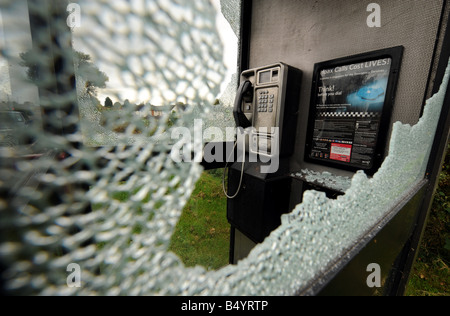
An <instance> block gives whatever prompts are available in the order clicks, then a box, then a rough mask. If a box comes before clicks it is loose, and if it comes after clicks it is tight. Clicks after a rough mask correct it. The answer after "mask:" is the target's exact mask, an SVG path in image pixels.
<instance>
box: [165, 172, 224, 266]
mask: <svg viewBox="0 0 450 316" xmlns="http://www.w3.org/2000/svg"><path fill="white" fill-rule="evenodd" d="M221 171H222V170H217V171H211V172H208V171H207V172H204V173H203V175H202V177H201V178H200V179H199V180H198V181H197V183H196V186H195V189H194V192H193V193H192V196H191V198H190V199H189V201H188V203H187V204H186V206H185V208H184V210H183V213H182V214H181V217H180V220H179V221H178V224H177V226H176V228H175V232H174V234H173V235H172V240H171V243H170V247H169V250H171V251H173V252H174V253H175V254H177V255H178V256H179V257H180V258H181V260H182V261H183V263H184V264H185V265H186V266H187V267H193V266H196V265H200V266H203V267H205V268H207V269H208V270H211V269H213V270H214V269H218V268H220V267H222V266H224V265H227V264H228V258H229V242H230V239H229V238H230V225H229V224H228V221H227V218H226V203H227V201H226V198H225V196H224V194H223V192H222V179H221Z"/></svg>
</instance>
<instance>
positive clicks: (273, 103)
mask: <svg viewBox="0 0 450 316" xmlns="http://www.w3.org/2000/svg"><path fill="white" fill-rule="evenodd" d="M301 76H302V72H301V71H300V70H299V69H296V68H294V67H292V66H289V65H287V64H284V63H281V62H280V63H275V64H271V65H268V66H264V67H258V68H253V69H249V70H245V71H243V72H242V74H241V76H240V82H241V83H240V85H239V89H238V92H237V95H236V100H235V104H234V112H233V114H234V119H235V121H236V126H237V127H241V128H242V129H243V131H245V134H246V135H245V136H244V137H241V138H239V136H238V137H237V138H238V140H237V142H236V145H235V146H236V147H237V148H238V149H239V150H241V151H242V152H244V153H243V156H244V157H243V158H244V159H243V160H242V161H237V162H235V163H234V164H232V165H231V166H230V169H229V172H228V186H227V188H228V190H227V191H228V192H225V193H226V194H227V197H228V201H227V218H228V221H229V223H230V224H231V228H232V231H234V230H235V229H236V230H238V231H239V233H240V234H243V235H245V236H246V237H247V238H248V239H249V240H251V241H252V242H255V243H259V242H262V241H263V240H264V238H265V237H266V236H268V234H269V233H270V232H271V231H272V230H274V229H275V228H276V227H278V226H279V225H280V224H281V214H283V213H286V212H288V208H289V193H290V183H291V180H290V178H289V159H288V158H289V156H290V155H291V154H292V153H293V151H294V141H295V131H296V125H297V112H298V106H299V102H300V101H299V97H300V83H301ZM242 129H241V132H242ZM238 133H240V132H239V131H238ZM244 146H245V150H243V148H244ZM252 157H253V159H254V158H255V157H256V158H257V159H254V160H252ZM274 159H278V160H277V162H278V163H277V165H276V168H271V169H268V171H266V172H264V171H263V170H264V167H266V166H267V165H268V164H270V163H271V162H270V160H272V161H273V160H274ZM244 166H245V167H244ZM224 189H225V185H224ZM224 191H226V190H224ZM230 192H231V193H230ZM228 194H234V195H228ZM231 238H233V234H232V237H231ZM231 245H234V241H233V240H231ZM232 248H233V247H232ZM231 252H232V250H231V251H230V254H231ZM230 261H233V260H232V256H230Z"/></svg>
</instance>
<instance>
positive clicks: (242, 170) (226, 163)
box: [222, 138, 245, 199]
mask: <svg viewBox="0 0 450 316" xmlns="http://www.w3.org/2000/svg"><path fill="white" fill-rule="evenodd" d="M242 144H243V151H242V152H243V153H244V157H243V159H242V168H241V178H240V179H239V186H238V188H237V191H236V193H235V194H234V195H232V196H231V195H228V193H227V190H226V189H225V173H226V171H227V166H228V160H230V157H231V155H232V154H233V153H234V149H235V148H236V147H237V140H236V142H235V143H234V147H233V151H232V152H231V153H230V155H229V156H228V159H227V161H226V162H225V168H224V169H223V175H222V189H223V193H225V196H226V197H227V198H229V199H234V198H235V197H236V196H237V195H238V194H239V191H240V190H241V185H242V178H243V176H244V165H245V138H244V141H243V142H242Z"/></svg>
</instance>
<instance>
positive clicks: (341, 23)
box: [250, 0, 444, 173]
mask: <svg viewBox="0 0 450 316" xmlns="http://www.w3.org/2000/svg"><path fill="white" fill-rule="evenodd" d="M377 3H378V4H379V5H380V8H381V27H379V28H377V27H373V28H370V27H368V25H367V18H368V16H369V15H370V13H371V12H368V11H367V5H368V4H369V2H364V1H346V0H337V1H326V0H318V1H309V0H298V1H288V0H284V1H270V0H258V1H255V2H254V4H253V12H252V15H253V16H252V31H251V45H250V67H256V66H259V65H264V64H267V63H271V62H275V61H284V62H286V63H288V64H290V65H293V66H294V67H297V68H299V69H301V70H302V71H303V84H302V88H301V89H302V90H301V103H300V112H299V113H300V115H299V121H298V126H299V127H298V129H297V137H296V142H297V143H296V152H295V154H294V156H293V168H294V169H298V168H300V166H301V167H304V166H308V164H306V163H304V162H303V156H304V139H305V133H306V125H307V116H308V108H309V102H310V94H311V81H312V72H313V67H314V64H315V63H317V62H321V61H326V60H331V59H335V58H340V57H345V56H350V55H355V54H359V53H364V52H369V51H373V50H378V49H383V48H388V47H393V46H397V45H402V46H404V47H405V52H404V57H403V63H402V69H401V74H400V78H399V82H398V88H397V96H396V102H395V104H394V108H393V113H392V120H391V123H394V122H396V121H401V122H403V123H408V124H415V123H416V122H417V121H418V119H419V116H420V114H421V110H422V107H423V100H424V96H425V95H426V89H427V83H428V80H429V72H430V67H431V65H432V59H433V53H434V47H435V42H436V36H437V34H438V28H439V22H440V16H441V12H442V9H443V3H444V1H441V0H433V1H422V0H411V1H403V0H395V1H392V0H380V1H377ZM389 134H390V133H389ZM338 173H339V172H338Z"/></svg>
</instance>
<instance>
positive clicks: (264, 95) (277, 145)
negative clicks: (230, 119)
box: [233, 63, 301, 157]
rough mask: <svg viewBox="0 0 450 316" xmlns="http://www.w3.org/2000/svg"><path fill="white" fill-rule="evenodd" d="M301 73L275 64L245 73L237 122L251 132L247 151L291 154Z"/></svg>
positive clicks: (236, 107)
mask: <svg viewBox="0 0 450 316" xmlns="http://www.w3.org/2000/svg"><path fill="white" fill-rule="evenodd" d="M300 80H301V71H300V70H298V69H296V68H294V67H292V66H288V65H286V64H284V63H276V64H273V65H268V66H264V67H259V68H254V69H249V70H246V71H244V72H242V74H241V77H240V81H241V84H240V86H239V89H238V92H237V95H236V101H235V105H234V112H233V114H234V119H235V122H236V126H239V127H242V128H244V129H249V143H248V144H247V145H248V146H246V151H247V152H250V153H252V154H258V155H265V156H270V157H272V156H275V155H279V156H287V155H290V154H292V151H293V146H294V140H295V135H294V134H295V133H294V132H295V126H296V112H297V109H298V103H299V102H298V97H299V86H300Z"/></svg>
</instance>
